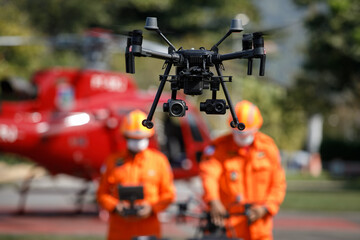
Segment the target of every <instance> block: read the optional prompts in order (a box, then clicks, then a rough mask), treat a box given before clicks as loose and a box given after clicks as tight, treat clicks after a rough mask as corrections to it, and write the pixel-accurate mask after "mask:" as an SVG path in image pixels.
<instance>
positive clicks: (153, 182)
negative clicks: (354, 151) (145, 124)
mask: <svg viewBox="0 0 360 240" xmlns="http://www.w3.org/2000/svg"><path fill="white" fill-rule="evenodd" d="M119 184H120V185H123V186H136V185H143V187H144V199H142V200H136V202H135V204H141V203H142V202H146V203H148V204H150V206H151V207H152V214H151V215H150V216H149V217H148V218H138V217H122V216H121V215H119V214H118V213H116V212H115V207H116V205H117V204H118V203H119V198H118V193H117V189H118V188H117V186H118V185H119ZM174 198H175V187H174V184H173V175H172V172H171V168H170V165H169V163H168V161H167V158H166V157H165V155H163V154H162V153H160V152H159V151H157V150H155V149H146V150H144V151H141V152H139V153H137V154H135V155H132V154H130V153H129V152H125V153H116V154H113V155H111V156H110V157H109V158H108V159H107V162H106V171H105V173H104V174H103V176H102V179H101V182H100V185H99V188H98V192H97V199H98V202H99V204H100V205H101V206H102V207H103V208H105V209H106V210H107V211H109V212H110V218H109V230H108V240H115V239H116V240H119V239H131V238H132V237H134V236H150V235H151V236H157V237H160V223H159V221H158V219H157V213H158V212H159V211H162V210H164V209H165V208H166V207H168V205H169V204H170V203H171V202H172V201H173V200H174Z"/></svg>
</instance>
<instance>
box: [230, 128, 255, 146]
mask: <svg viewBox="0 0 360 240" xmlns="http://www.w3.org/2000/svg"><path fill="white" fill-rule="evenodd" d="M254 136H255V135H254V133H250V134H246V133H243V132H239V131H238V130H236V131H234V132H233V138H234V141H235V143H236V145H238V146H239V147H247V146H250V145H251V144H252V143H253V142H254Z"/></svg>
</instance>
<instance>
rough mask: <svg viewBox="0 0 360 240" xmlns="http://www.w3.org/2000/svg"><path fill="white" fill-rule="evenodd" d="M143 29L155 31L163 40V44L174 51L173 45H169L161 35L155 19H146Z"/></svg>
mask: <svg viewBox="0 0 360 240" xmlns="http://www.w3.org/2000/svg"><path fill="white" fill-rule="evenodd" d="M145 29H146V30H149V31H155V32H157V33H158V34H159V35H160V37H161V38H162V39H164V40H165V42H166V43H167V44H168V45H169V46H170V48H171V49H172V50H174V51H175V50H176V48H175V47H174V45H172V44H171V42H170V41H169V40H168V39H167V38H166V37H165V36H164V34H162V32H161V31H160V29H159V27H158V25H157V18H156V17H147V18H146V22H145Z"/></svg>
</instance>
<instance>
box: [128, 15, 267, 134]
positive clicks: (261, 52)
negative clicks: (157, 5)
mask: <svg viewBox="0 0 360 240" xmlns="http://www.w3.org/2000/svg"><path fill="white" fill-rule="evenodd" d="M145 29H146V30H150V31H155V32H156V33H157V34H159V35H160V37H161V38H162V39H163V40H165V42H166V43H167V44H168V45H169V47H168V53H163V52H157V51H153V50H149V49H145V48H143V47H142V42H143V35H142V31H141V30H133V31H132V32H130V33H129V37H128V39H127V46H126V51H125V63H126V72H127V73H132V74H133V73H135V57H152V58H157V59H162V60H165V63H164V67H163V68H165V72H164V74H163V75H160V85H159V88H158V90H157V92H156V95H155V98H154V101H153V104H152V106H151V109H150V112H149V114H148V116H147V118H146V119H144V120H143V121H142V124H143V125H144V126H145V127H147V128H149V129H151V128H153V126H154V124H153V122H152V118H153V115H154V113H155V109H156V107H157V104H158V102H159V99H160V96H161V94H162V91H163V89H164V86H165V83H166V82H167V81H169V82H170V84H171V99H168V101H167V102H166V103H164V104H163V111H164V112H168V113H169V116H171V117H183V116H185V113H186V111H187V110H188V107H187V106H186V102H185V101H184V100H181V99H177V98H176V95H177V91H178V90H180V89H183V91H184V94H185V95H192V96H193V95H201V94H202V93H203V90H205V89H210V91H212V98H211V99H207V100H206V101H205V102H201V103H200V111H203V112H205V113H206V114H225V113H226V110H227V109H230V112H231V116H232V121H231V122H230V126H231V127H232V128H237V129H239V130H244V129H245V125H244V124H243V123H240V122H239V120H238V118H237V116H236V114H235V110H234V106H233V104H232V102H231V99H230V96H229V92H228V90H227V87H226V85H225V82H231V81H232V76H223V74H222V70H223V69H224V66H223V63H222V62H223V61H227V60H232V59H247V60H248V69H247V74H248V75H251V74H252V67H253V59H254V58H255V59H260V67H259V75H260V76H264V74H265V61H266V53H265V49H264V38H263V33H261V32H255V33H250V34H244V35H243V38H242V47H243V49H242V51H238V52H233V53H228V54H219V49H218V47H219V45H220V44H221V43H222V42H223V41H224V40H225V39H226V38H227V37H228V36H230V34H231V33H233V32H242V31H243V30H244V28H243V26H242V22H241V19H233V20H232V21H231V25H230V29H229V31H228V32H227V33H226V34H225V35H224V36H223V37H222V38H221V39H220V40H219V41H218V42H217V43H216V44H215V45H214V46H213V47H212V48H211V49H210V50H207V49H205V48H204V47H200V48H199V49H183V48H182V47H181V48H179V49H178V50H176V49H175V47H174V45H173V44H171V42H170V41H169V40H168V39H167V38H166V37H165V36H164V34H163V33H162V32H161V31H160V29H159V27H158V24H157V18H155V17H147V18H146V23H145ZM173 65H174V66H175V67H176V71H175V73H176V74H175V75H169V73H170V70H171V67H172V66H173ZM213 67H215V69H216V73H217V76H216V75H214V73H213V72H212V71H211V68H213ZM220 85H221V88H222V89H223V92H224V95H225V98H226V100H225V99H217V97H216V95H217V91H219V90H220Z"/></svg>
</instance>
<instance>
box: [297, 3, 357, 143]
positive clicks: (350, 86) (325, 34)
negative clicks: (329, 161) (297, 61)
mask: <svg viewBox="0 0 360 240" xmlns="http://www.w3.org/2000/svg"><path fill="white" fill-rule="evenodd" d="M295 2H296V3H298V4H299V6H303V7H307V8H308V9H309V14H308V17H307V19H306V22H305V24H306V27H307V29H308V30H309V31H308V34H309V43H308V47H307V49H306V59H305V63H304V68H303V71H302V72H301V74H300V75H299V76H298V79H297V82H296V87H295V88H294V89H293V90H292V95H293V97H294V99H296V101H298V102H299V103H301V104H302V105H303V106H304V108H305V109H306V110H307V112H308V113H309V114H313V113H316V112H322V113H323V114H325V115H326V116H330V118H331V119H333V121H332V123H331V124H330V125H332V126H329V124H327V122H326V125H325V126H327V127H330V129H327V130H330V131H326V132H331V133H332V134H334V135H337V136H341V137H343V136H344V134H343V133H344V132H348V131H349V128H351V131H352V132H355V133H356V132H357V133H360V132H359V129H360V124H359V122H358V121H357V120H356V119H358V118H359V114H360V113H359V106H360V105H359V104H360V68H359V66H360V1H358V0H315V1H310V0H296V1H295ZM345 109H347V110H345ZM344 112H348V113H349V112H350V113H352V114H351V115H352V117H353V118H352V120H351V119H350V121H348V120H349V119H346V118H347V116H349V115H347V116H344V115H341V113H344ZM337 118H338V119H339V120H336V119H337ZM334 119H335V120H336V121H335V120H334ZM345 119H346V120H345ZM342 120H345V121H342ZM341 122H345V124H344V125H339V124H338V123H341ZM354 135H356V136H357V138H358V136H359V134H354ZM353 137H355V136H353ZM355 138H356V137H355Z"/></svg>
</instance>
